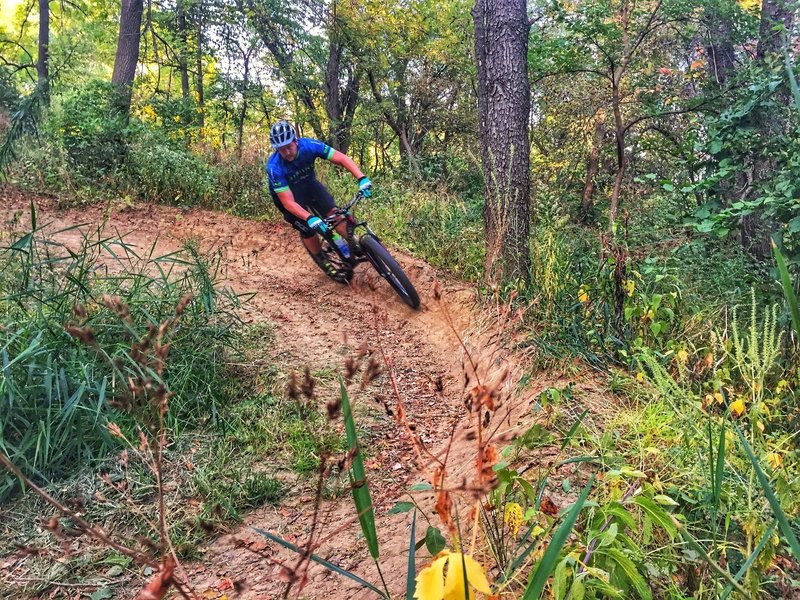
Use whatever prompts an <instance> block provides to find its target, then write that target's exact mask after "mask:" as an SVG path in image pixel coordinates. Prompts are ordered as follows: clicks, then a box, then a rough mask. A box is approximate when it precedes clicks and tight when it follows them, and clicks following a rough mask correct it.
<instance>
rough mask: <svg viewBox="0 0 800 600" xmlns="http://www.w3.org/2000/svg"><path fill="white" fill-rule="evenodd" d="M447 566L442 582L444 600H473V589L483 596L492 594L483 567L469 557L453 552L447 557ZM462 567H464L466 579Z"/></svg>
mask: <svg viewBox="0 0 800 600" xmlns="http://www.w3.org/2000/svg"><path fill="white" fill-rule="evenodd" d="M447 564H448V566H447V578H446V579H445V582H444V600H463V599H465V598H469V600H473V598H475V593H474V592H473V591H472V588H473V587H474V588H475V589H476V590H478V591H479V592H483V593H484V594H491V593H492V590H491V588H490V587H489V581H488V580H487V579H486V573H484V571H483V567H482V566H481V564H480V563H479V562H478V561H476V560H475V559H474V558H472V557H471V556H467V555H466V554H461V553H460V552H453V553H452V554H450V556H449V557H448V563H447ZM464 567H466V577H465V572H464ZM465 582H467V583H468V585H467V587H466V589H465V587H464V583H465Z"/></svg>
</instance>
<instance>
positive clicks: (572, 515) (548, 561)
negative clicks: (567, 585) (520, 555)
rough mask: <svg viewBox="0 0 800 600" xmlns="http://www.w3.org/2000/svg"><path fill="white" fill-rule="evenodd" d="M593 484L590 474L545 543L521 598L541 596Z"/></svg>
mask: <svg viewBox="0 0 800 600" xmlns="http://www.w3.org/2000/svg"><path fill="white" fill-rule="evenodd" d="M593 484H594V475H592V476H591V478H590V479H589V482H588V483H587V484H586V487H585V488H584V489H583V492H581V495H580V496H579V497H578V500H577V501H576V502H575V504H573V505H572V508H570V509H569V511H568V512H567V513H566V515H565V516H564V520H563V522H562V523H561V525H560V526H559V527H558V529H557V530H556V532H555V533H554V534H553V537H552V538H551V539H550V543H549V544H548V545H547V550H545V551H544V554H543V555H542V559H541V560H540V561H539V564H538V565H536V571H534V573H533V578H532V579H531V582H530V584H528V587H527V588H525V595H524V596H523V600H538V599H539V598H540V597H541V595H542V591H543V590H544V586H545V584H546V583H547V580H548V578H549V577H550V574H551V573H552V572H553V569H554V568H555V565H556V561H557V560H558V556H559V554H560V553H561V549H562V548H563V547H564V544H565V543H566V542H567V538H568V537H569V534H570V533H571V532H572V528H573V526H574V525H575V521H577V520H578V515H579V514H580V512H581V509H582V508H583V505H584V503H585V502H586V498H588V497H589V491H590V490H591V489H592V485H593ZM577 583H578V580H576V581H575V583H573V584H572V589H573V592H572V594H573V597H574V594H575V585H576V584H577Z"/></svg>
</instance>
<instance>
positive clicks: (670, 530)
mask: <svg viewBox="0 0 800 600" xmlns="http://www.w3.org/2000/svg"><path fill="white" fill-rule="evenodd" d="M634 503H635V504H636V505H637V506H639V507H640V508H641V509H642V510H643V511H644V513H645V514H646V515H647V516H648V517H650V519H652V520H653V523H655V524H657V525H660V526H661V527H662V528H663V529H664V531H666V532H667V535H669V537H670V539H672V538H674V537H675V534H676V533H677V530H678V528H677V526H676V525H675V522H674V521H673V520H672V516H671V515H670V514H669V513H668V512H667V511H666V510H664V509H663V508H661V507H660V506H659V505H658V504H656V503H655V502H654V501H653V500H652V499H651V498H647V497H645V496H642V495H639V496H636V499H635V500H634Z"/></svg>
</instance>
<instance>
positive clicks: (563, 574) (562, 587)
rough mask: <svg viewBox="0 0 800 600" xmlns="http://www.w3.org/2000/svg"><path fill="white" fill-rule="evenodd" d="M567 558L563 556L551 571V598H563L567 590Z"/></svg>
mask: <svg viewBox="0 0 800 600" xmlns="http://www.w3.org/2000/svg"><path fill="white" fill-rule="evenodd" d="M567 560H569V559H568V558H564V559H563V560H562V561H561V562H559V563H558V566H557V567H556V570H555V571H554V572H553V598H554V600H564V594H566V591H567Z"/></svg>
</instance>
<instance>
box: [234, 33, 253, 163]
mask: <svg viewBox="0 0 800 600" xmlns="http://www.w3.org/2000/svg"><path fill="white" fill-rule="evenodd" d="M251 50H252V46H251V47H250V49H249V50H248V51H247V53H246V54H245V56H244V75H243V78H242V109H241V110H240V111H239V122H238V123H237V128H236V157H237V158H240V159H241V158H242V139H243V138H244V120H245V118H246V117H247V88H249V87H250V51H251Z"/></svg>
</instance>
